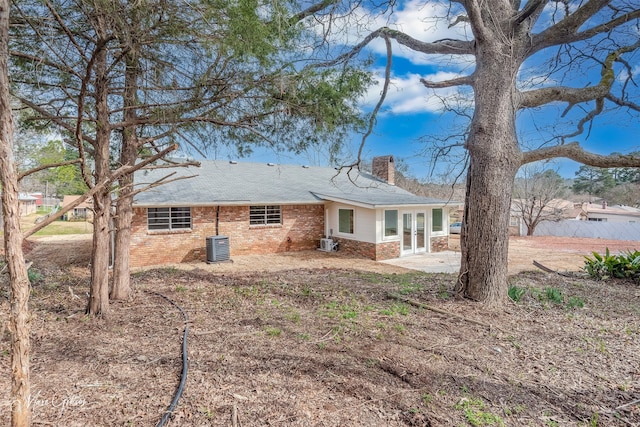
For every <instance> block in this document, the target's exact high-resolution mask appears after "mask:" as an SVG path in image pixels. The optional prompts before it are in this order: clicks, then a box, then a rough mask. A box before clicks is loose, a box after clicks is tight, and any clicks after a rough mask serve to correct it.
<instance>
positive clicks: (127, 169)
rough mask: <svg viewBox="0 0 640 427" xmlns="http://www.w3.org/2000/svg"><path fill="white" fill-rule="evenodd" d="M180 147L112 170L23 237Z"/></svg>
mask: <svg viewBox="0 0 640 427" xmlns="http://www.w3.org/2000/svg"><path fill="white" fill-rule="evenodd" d="M177 149H178V146H177V145H172V146H170V147H168V148H166V149H164V150H162V151H161V152H159V153H157V154H155V155H153V156H151V157H148V158H146V159H145V160H143V161H141V162H140V163H138V164H136V165H134V166H127V165H125V166H121V167H119V168H118V169H116V170H115V171H113V172H111V174H110V175H109V177H107V178H106V179H104V180H102V181H101V182H97V183H96V184H95V185H94V186H93V187H92V188H91V189H90V190H89V191H88V192H86V193H84V194H83V195H82V196H80V197H78V199H77V200H74V201H73V203H70V204H69V205H67V206H64V207H63V208H62V209H60V210H59V211H58V212H56V214H55V215H51V216H50V217H48V218H47V219H45V220H44V221H42V222H41V223H39V224H36V226H35V227H33V228H32V229H30V230H28V231H25V232H24V235H23V238H24V239H26V238H27V237H29V236H31V235H33V234H34V233H37V232H38V231H40V230H42V229H43V228H44V227H46V226H47V225H49V224H51V223H52V222H54V221H56V220H57V219H58V218H60V217H61V216H62V215H64V214H65V213H67V212H69V211H70V210H71V209H73V208H75V207H76V206H78V205H79V204H80V203H82V202H84V201H85V200H87V199H88V198H90V197H93V196H94V195H95V194H96V193H98V192H100V191H103V190H104V189H105V188H106V187H107V186H109V185H111V184H112V183H113V182H114V181H116V180H117V179H118V178H120V177H121V176H123V175H127V174H130V173H133V172H135V171H137V170H138V169H142V168H144V167H145V166H147V165H148V164H150V163H153V162H155V161H156V160H158V159H161V158H163V157H164V156H166V155H167V154H169V153H170V152H172V151H175V150H177Z"/></svg>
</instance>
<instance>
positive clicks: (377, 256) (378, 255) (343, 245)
mask: <svg viewBox="0 0 640 427" xmlns="http://www.w3.org/2000/svg"><path fill="white" fill-rule="evenodd" d="M333 240H335V241H336V242H338V243H339V249H338V251H339V252H341V253H343V254H349V255H356V256H360V257H363V258H369V259H372V260H375V261H382V260H385V259H392V258H398V257H399V256H400V242H399V241H398V242H387V243H379V244H377V245H376V244H374V243H367V242H359V241H357V240H349V239H339V238H336V237H334V238H333Z"/></svg>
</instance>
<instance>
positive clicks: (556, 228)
mask: <svg viewBox="0 0 640 427" xmlns="http://www.w3.org/2000/svg"><path fill="white" fill-rule="evenodd" d="M525 234H526V231H525ZM533 235H534V236H559V237H588V238H595V239H611V240H640V223H629V222H596V221H577V220H563V221H559V222H550V221H544V222H541V223H540V224H539V225H538V226H537V227H536V230H535V232H534V233H533Z"/></svg>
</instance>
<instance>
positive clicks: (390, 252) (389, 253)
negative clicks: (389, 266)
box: [375, 240, 400, 261]
mask: <svg viewBox="0 0 640 427" xmlns="http://www.w3.org/2000/svg"><path fill="white" fill-rule="evenodd" d="M399 256H400V241H399V240H398V241H395V242H386V243H380V244H378V245H376V258H375V260H376V261H383V260H385V259H393V258H398V257H399Z"/></svg>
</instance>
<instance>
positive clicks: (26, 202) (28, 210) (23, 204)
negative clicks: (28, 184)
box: [18, 193, 38, 216]
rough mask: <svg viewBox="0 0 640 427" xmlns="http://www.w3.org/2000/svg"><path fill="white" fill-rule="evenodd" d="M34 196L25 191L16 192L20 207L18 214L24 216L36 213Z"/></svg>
mask: <svg viewBox="0 0 640 427" xmlns="http://www.w3.org/2000/svg"><path fill="white" fill-rule="evenodd" d="M36 200H37V199H36V198H35V197H33V196H30V195H28V194H25V193H20V194H18V205H19V207H20V216H26V215H30V214H33V213H36V211H37V210H38V208H37V206H36Z"/></svg>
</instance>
